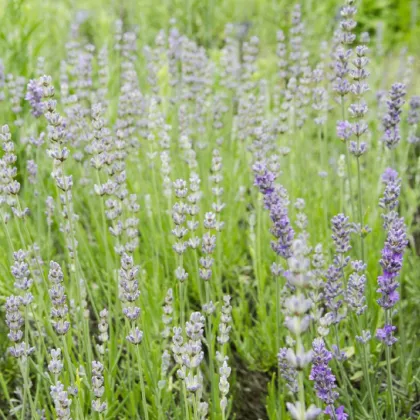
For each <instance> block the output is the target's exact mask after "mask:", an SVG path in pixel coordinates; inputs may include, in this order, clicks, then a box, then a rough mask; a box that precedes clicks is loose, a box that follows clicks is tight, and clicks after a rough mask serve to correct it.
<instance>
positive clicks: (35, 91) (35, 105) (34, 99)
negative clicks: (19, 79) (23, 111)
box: [25, 80, 44, 118]
mask: <svg viewBox="0 0 420 420" xmlns="http://www.w3.org/2000/svg"><path fill="white" fill-rule="evenodd" d="M42 97H43V89H42V86H41V85H40V83H39V82H38V81H37V80H30V81H29V83H28V87H27V91H26V96H25V99H26V100H27V101H28V102H29V104H30V105H31V108H32V109H31V113H32V115H33V116H34V117H36V118H39V117H40V116H41V115H42V114H43V113H44V105H43V103H42Z"/></svg>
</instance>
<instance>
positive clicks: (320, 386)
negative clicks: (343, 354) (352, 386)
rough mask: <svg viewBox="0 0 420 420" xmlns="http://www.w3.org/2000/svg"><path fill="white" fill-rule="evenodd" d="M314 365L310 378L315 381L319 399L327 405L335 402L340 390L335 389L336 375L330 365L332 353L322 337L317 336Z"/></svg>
mask: <svg viewBox="0 0 420 420" xmlns="http://www.w3.org/2000/svg"><path fill="white" fill-rule="evenodd" d="M312 349H313V365H312V370H311V374H310V375H309V379H310V380H311V381H314V382H315V384H314V388H315V391H316V395H317V397H318V398H319V399H321V400H322V401H324V402H325V403H326V404H327V405H332V404H334V402H335V400H336V399H337V398H338V392H337V391H335V388H337V385H336V383H335V376H334V374H333V373H332V371H331V369H330V368H329V367H328V362H329V361H330V360H331V359H332V357H333V356H332V353H331V352H329V351H328V350H327V348H326V347H325V343H324V340H323V339H322V338H316V339H315V340H314V341H313V343H312Z"/></svg>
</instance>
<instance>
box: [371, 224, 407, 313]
mask: <svg viewBox="0 0 420 420" xmlns="http://www.w3.org/2000/svg"><path fill="white" fill-rule="evenodd" d="M407 244H408V241H407V234H406V226H405V224H404V219H403V218H401V219H399V218H398V219H395V220H394V222H393V223H392V225H391V228H390V230H389V232H388V237H387V239H386V241H385V246H384V249H383V250H382V259H381V261H380V264H381V267H382V269H383V274H382V276H380V277H379V278H378V284H379V289H378V292H379V293H381V294H382V296H381V297H380V298H379V299H378V303H379V305H380V306H382V307H383V308H384V309H391V308H392V307H393V306H395V304H396V303H397V302H398V301H399V299H400V296H399V293H398V291H397V288H398V285H399V283H398V282H397V281H396V278H397V277H398V275H399V274H400V271H401V268H402V262H403V254H404V250H405V248H406V246H407Z"/></svg>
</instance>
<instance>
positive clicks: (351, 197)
mask: <svg viewBox="0 0 420 420" xmlns="http://www.w3.org/2000/svg"><path fill="white" fill-rule="evenodd" d="M341 118H342V119H343V121H344V120H345V119H346V112H345V110H344V98H343V97H341ZM345 148H346V164H347V179H348V181H349V193H350V206H351V213H352V216H353V220H354V216H355V212H354V204H353V188H352V186H351V166H350V152H349V148H348V145H347V142H346V143H345Z"/></svg>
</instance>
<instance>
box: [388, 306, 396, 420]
mask: <svg viewBox="0 0 420 420" xmlns="http://www.w3.org/2000/svg"><path fill="white" fill-rule="evenodd" d="M390 318H391V316H390V313H389V310H387V311H386V312H385V323H386V324H389V323H390ZM385 355H386V370H387V378H386V379H387V385H388V395H389V400H390V401H389V402H390V406H391V418H392V420H397V415H396V413H395V401H394V389H393V385H392V369H391V347H390V346H388V345H386V347H385Z"/></svg>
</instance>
